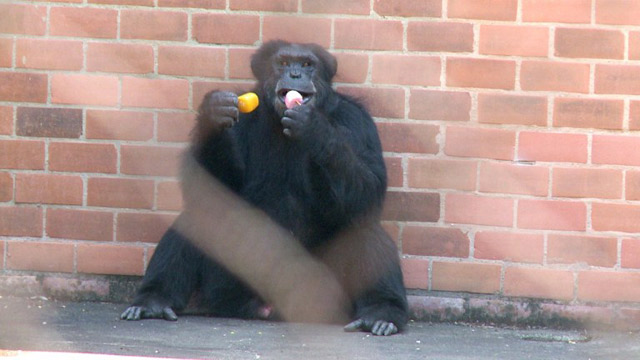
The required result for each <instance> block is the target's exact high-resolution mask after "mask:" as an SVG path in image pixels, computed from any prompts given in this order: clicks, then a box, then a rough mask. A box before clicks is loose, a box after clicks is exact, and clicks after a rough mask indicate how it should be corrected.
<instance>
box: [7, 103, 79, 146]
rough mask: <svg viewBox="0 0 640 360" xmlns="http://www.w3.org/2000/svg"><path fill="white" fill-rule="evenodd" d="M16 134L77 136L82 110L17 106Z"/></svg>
mask: <svg viewBox="0 0 640 360" xmlns="http://www.w3.org/2000/svg"><path fill="white" fill-rule="evenodd" d="M16 113H17V114H16V117H17V120H16V134H17V135H21V136H34V137H58V138H76V139H77V138H79V137H80V135H82V110H81V109H58V108H36V107H33V108H32V107H19V108H18V111H17V112H16Z"/></svg>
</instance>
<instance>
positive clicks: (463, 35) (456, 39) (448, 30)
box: [354, 21, 473, 52]
mask: <svg viewBox="0 0 640 360" xmlns="http://www.w3.org/2000/svg"><path fill="white" fill-rule="evenodd" d="M354 38H355V37H354ZM407 48H408V49H409V51H439V52H440V51H442V52H472V51H473V25H471V24H464V23H453V22H421V21H410V22H409V25H408V27H407Z"/></svg>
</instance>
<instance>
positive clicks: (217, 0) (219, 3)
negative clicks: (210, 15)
mask: <svg viewBox="0 0 640 360" xmlns="http://www.w3.org/2000/svg"><path fill="white" fill-rule="evenodd" d="M225 5H226V1H225V0H158V6H161V7H180V8H182V7H188V8H201V9H224V8H225Z"/></svg>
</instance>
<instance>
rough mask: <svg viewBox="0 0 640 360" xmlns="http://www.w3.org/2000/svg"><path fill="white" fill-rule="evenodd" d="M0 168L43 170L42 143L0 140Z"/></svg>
mask: <svg viewBox="0 0 640 360" xmlns="http://www.w3.org/2000/svg"><path fill="white" fill-rule="evenodd" d="M0 168H1V169H22V170H43V169H44V142H43V141H25V140H0Z"/></svg>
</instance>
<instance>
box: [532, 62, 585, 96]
mask: <svg viewBox="0 0 640 360" xmlns="http://www.w3.org/2000/svg"><path fill="white" fill-rule="evenodd" d="M520 86H521V87H522V89H523V90H529V91H566V92H578V93H587V92H588V91H589V64H569V63H561V62H550V61H531V60H524V61H523V62H522V69H521V70H520Z"/></svg>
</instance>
